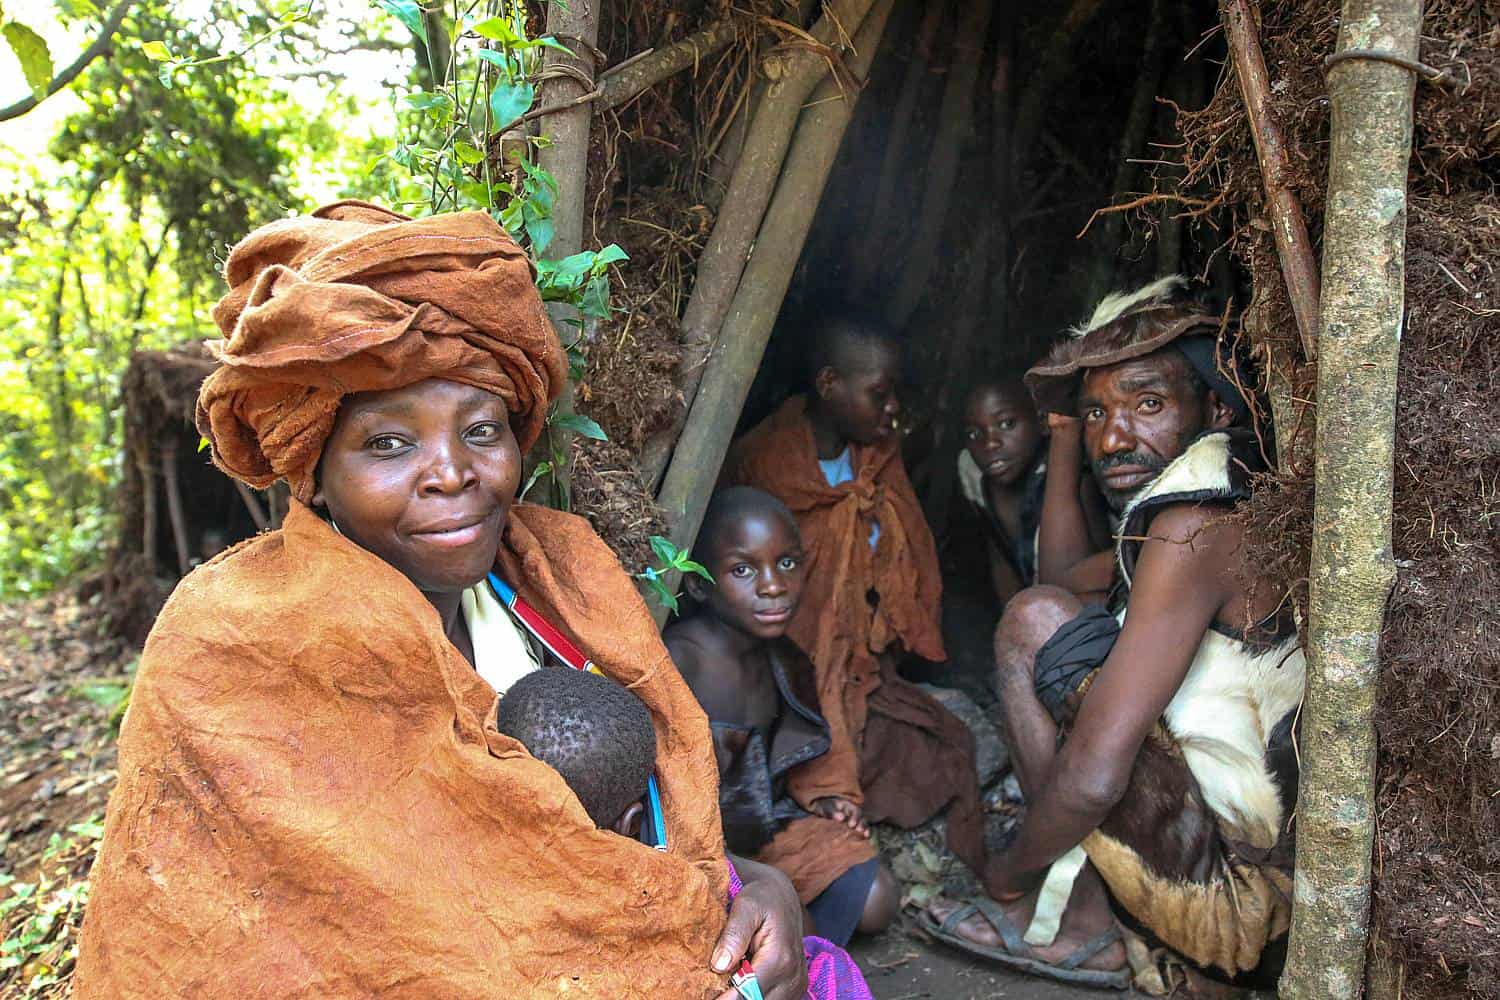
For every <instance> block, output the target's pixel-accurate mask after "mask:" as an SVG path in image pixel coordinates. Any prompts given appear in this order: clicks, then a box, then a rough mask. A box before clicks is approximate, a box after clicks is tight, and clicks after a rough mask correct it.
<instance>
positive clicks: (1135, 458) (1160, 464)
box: [1090, 451, 1167, 476]
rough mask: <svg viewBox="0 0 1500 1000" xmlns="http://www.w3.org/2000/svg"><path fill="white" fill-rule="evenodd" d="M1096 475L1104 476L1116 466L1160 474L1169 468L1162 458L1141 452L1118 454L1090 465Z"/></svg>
mask: <svg viewBox="0 0 1500 1000" xmlns="http://www.w3.org/2000/svg"><path fill="white" fill-rule="evenodd" d="M1090 465H1091V466H1092V467H1093V470H1094V472H1095V474H1096V475H1101V476H1102V475H1103V473H1104V472H1106V471H1107V470H1109V469H1113V468H1115V467H1116V466H1121V465H1128V466H1131V467H1133V468H1138V469H1150V470H1151V471H1152V472H1160V471H1161V470H1163V469H1165V468H1166V467H1167V463H1166V462H1164V461H1163V460H1162V459H1161V458H1160V457H1158V456H1156V455H1152V454H1149V453H1147V452H1141V451H1127V452H1117V453H1115V454H1113V455H1105V456H1104V457H1102V458H1096V459H1094V461H1093V462H1091V463H1090Z"/></svg>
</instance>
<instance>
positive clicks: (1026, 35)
mask: <svg viewBox="0 0 1500 1000" xmlns="http://www.w3.org/2000/svg"><path fill="white" fill-rule="evenodd" d="M1087 6H1088V5H1075V9H1074V11H1073V12H1072V13H1071V14H1070V15H1069V16H1062V15H1061V12H1060V11H1059V10H1058V9H1054V8H1052V7H1051V6H1049V5H1008V4H996V5H993V6H992V5H989V4H954V5H944V4H919V3H905V4H897V6H896V9H895V10H894V11H893V13H892V15H891V21H890V23H889V25H888V27H887V29H886V32H885V36H884V41H883V44H882V47H881V50H880V51H879V52H878V53H877V56H876V59H875V62H874V66H873V68H872V70H871V73H870V77H869V80H868V82H867V84H866V86H865V88H864V89H863V91H862V92H861V94H860V97H859V102H858V105H857V107H856V111H855V114H854V117H853V120H852V122H851V123H850V127H849V130H848V132H847V133H846V134H845V137H844V140H843V143H842V145H841V147H840V150H839V155H838V159H837V161H836V163H835V165H834V168H833V171H832V174H831V176H830V177H829V179H828V183H827V186H826V188H825V189H824V193H823V197H822V200H821V202H820V204H819V206H818V210H817V214H816V217H815V220H814V222H813V227H812V231H811V233H810V235H809V238H808V240H807V243H806V245H805V247H804V248H803V251H802V254H801V258H800V261H799V264H798V267H797V271H796V275H795V277H794V279H793V283H792V286H791V289H790V290H789V292H788V295H787V298H786V302H785V304H784V306H783V308H782V311H781V314H780V316H779V317H778V320H777V325H776V328H775V331H774V333H773V335H772V338H771V341H770V344H769V346H768V349H767V353H766V357H765V360H764V362H763V364H762V366H761V369H760V372H759V374H758V376H757V378H756V381H755V384H754V386H753V388H752V390H751V394H750V397H749V399H748V400H747V402H746V406H745V409H744V411H743V413H742V414H741V419H740V430H742V431H743V430H745V429H748V428H749V427H750V426H753V425H754V423H756V422H757V421H759V420H760V419H761V418H763V417H764V416H766V415H767V414H768V413H769V412H770V411H771V409H772V408H774V407H775V406H776V405H777V404H778V403H779V402H780V400H781V399H783V398H785V396H786V395H787V394H788V393H790V392H794V391H798V389H799V388H800V385H799V382H800V380H801V379H802V378H803V374H802V373H803V366H802V362H801V358H802V351H801V348H802V344H803V340H802V334H803V333H804V332H805V331H806V329H807V328H808V326H809V324H810V322H812V321H813V320H814V319H815V317H817V316H818V315H820V314H826V313H828V312H830V311H845V310H847V311H854V312H857V313H859V314H862V315H869V316H871V317H874V318H878V319H879V320H881V321H882V322H884V323H885V324H887V325H888V326H889V327H891V328H892V329H893V330H895V331H896V332H897V333H898V334H899V335H900V336H901V337H902V339H903V341H904V343H905V347H906V356H907V372H906V386H905V391H904V393H903V417H902V423H903V425H904V429H905V430H906V439H905V440H906V446H905V453H906V460H907V467H908V469H909V470H910V473H911V475H912V479H913V482H914V484H915V486H916V487H917V490H918V493H919V495H920V496H921V497H922V499H923V503H924V506H925V507H926V509H927V512H928V517H929V520H930V521H931V523H932V525H933V528H934V532H935V534H936V535H937V537H938V541H939V547H940V550H941V553H942V556H943V562H944V571H945V575H946V577H947V580H946V586H945V592H946V594H947V595H948V599H947V600H945V608H946V611H947V617H948V618H949V627H948V629H947V631H948V633H949V634H948V640H949V646H950V653H952V654H954V664H957V665H960V669H958V670H955V669H953V666H954V664H950V666H949V667H948V668H946V669H945V676H946V677H947V678H948V679H949V681H950V682H952V681H956V680H960V679H962V681H963V685H962V686H963V687H965V688H966V689H968V690H970V691H971V693H972V694H973V695H974V696H976V697H978V698H980V699H981V700H982V701H988V700H989V698H990V695H989V692H988V685H987V683H986V682H985V679H984V678H985V675H986V674H987V666H988V657H987V652H986V646H987V644H988V636H987V633H988V628H985V627H980V628H974V629H966V628H965V627H964V623H966V622H967V623H971V622H991V621H993V620H994V617H995V615H997V614H998V611H999V609H998V606H992V605H993V600H992V598H991V596H990V595H991V590H990V588H989V586H988V585H987V579H988V577H987V573H988V568H987V565H986V564H985V562H984V559H983V553H982V552H979V551H978V549H977V547H976V546H974V545H972V544H965V541H966V540H969V541H971V540H972V539H973V538H975V537H980V529H979V526H978V525H977V524H970V523H969V520H970V518H971V517H972V514H971V513H970V512H969V510H968V506H967V505H966V504H964V503H963V502H962V498H961V497H959V496H958V493H957V490H956V477H955V475H954V470H955V461H956V458H957V454H958V451H959V449H960V448H961V446H962V442H961V433H962V419H963V417H962V409H963V402H964V398H965V396H966V394H967V392H968V390H969V388H970V386H972V385H974V384H976V383H977V382H978V381H979V380H981V379H983V378H985V377H1003V376H1018V375H1019V374H1021V373H1022V372H1024V371H1025V369H1026V368H1027V367H1029V366H1030V365H1031V364H1032V363H1033V362H1034V361H1036V360H1037V359H1038V358H1039V357H1040V355H1041V354H1042V353H1043V352H1044V351H1045V350H1046V348H1047V346H1048V345H1049V344H1050V343H1051V342H1052V341H1053V340H1054V339H1055V338H1056V337H1057V336H1058V334H1059V333H1060V332H1061V331H1062V330H1064V329H1066V328H1067V327H1068V326H1069V325H1071V324H1073V323H1076V322H1079V321H1080V320H1082V319H1083V318H1085V317H1086V315H1087V314H1088V312H1089V310H1090V309H1091V308H1092V306H1093V304H1094V302H1096V301H1097V300H1098V299H1099V298H1100V297H1101V296H1103V295H1104V294H1106V293H1107V292H1109V291H1111V290H1115V289H1121V288H1131V287H1135V286H1137V285H1139V284H1142V283H1144V282H1146V281H1150V280H1151V279H1153V278H1155V277H1159V276H1162V275H1168V274H1176V273H1182V274H1185V275H1188V276H1190V277H1192V278H1193V279H1194V280H1195V286H1194V291H1195V294H1197V295H1198V296H1199V297H1201V298H1202V299H1204V300H1205V301H1206V302H1207V303H1208V304H1209V305H1210V306H1211V307H1213V308H1215V309H1216V310H1217V309H1219V308H1222V306H1223V305H1224V304H1225V302H1226V301H1228V300H1229V299H1231V298H1235V299H1237V300H1238V301H1240V302H1242V303H1243V302H1244V301H1246V298H1247V293H1248V285H1247V284H1245V283H1244V281H1243V276H1242V275H1240V274H1238V273H1237V269H1236V268H1235V267H1234V266H1233V265H1232V264H1231V261H1230V257H1229V254H1228V253H1227V251H1226V250H1225V249H1224V248H1223V246H1222V244H1223V242H1224V239H1225V236H1224V235H1223V234H1222V233H1221V232H1220V231H1219V230H1218V228H1217V227H1216V226H1215V222H1216V219H1215V217H1214V214H1213V212H1212V211H1211V210H1209V211H1202V210H1201V206H1195V205H1193V204H1192V203H1190V202H1184V201H1180V200H1166V199H1160V198H1154V197H1152V196H1150V195H1149V194H1147V192H1151V191H1152V190H1153V188H1154V187H1161V188H1163V189H1170V188H1168V187H1167V185H1170V184H1172V183H1173V182H1175V181H1177V180H1179V179H1180V178H1181V176H1182V174H1183V173H1184V169H1183V167H1182V158H1181V157H1180V156H1179V155H1177V154H1178V152H1179V150H1180V139H1178V138H1176V135H1177V132H1176V119H1175V110H1174V108H1175V106H1179V105H1180V106H1182V107H1184V108H1193V109H1196V108H1201V107H1202V106H1204V105H1205V104H1206V103H1207V102H1208V98H1209V96H1210V95H1211V93H1212V90H1213V87H1214V85H1215V83H1216V82H1217V79H1218V77H1219V74H1220V71H1221V66H1222V64H1223V62H1224V58H1225V55H1224V47H1223V46H1224V43H1223V36H1222V34H1221V33H1217V32H1216V31H1215V30H1214V29H1215V27H1216V25H1217V19H1216V15H1215V11H1214V10H1213V8H1212V7H1205V6H1203V5H1201V4H1191V3H1179V2H1176V0H1136V2H1133V3H1128V4H1115V5H1105V9H1102V10H1097V11H1084V10H1081V9H1080V8H1082V7H1087ZM1099 6H1100V5H1097V4H1096V5H1094V7H1099ZM986 22H987V23H986ZM969 39H973V40H974V41H969ZM1162 181H1165V182H1167V183H1166V184H1161V183H1159V182H1162ZM1184 193H1186V192H1184ZM1135 201H1141V202H1142V203H1141V204H1140V205H1138V206H1137V207H1135V208H1130V209H1125V210H1122V211H1109V212H1103V213H1100V214H1095V213H1096V211H1097V210H1098V209H1100V208H1101V207H1104V206H1122V205H1127V204H1129V203H1131V202H1135ZM966 631H974V632H975V634H974V635H972V636H968V635H964V634H961V633H963V632H966ZM965 664H966V665H969V666H971V667H972V670H964V669H962V665H965Z"/></svg>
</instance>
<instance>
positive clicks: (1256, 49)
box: [1219, 0, 1319, 361]
mask: <svg viewBox="0 0 1500 1000" xmlns="http://www.w3.org/2000/svg"><path fill="white" fill-rule="evenodd" d="M1219 11H1220V15H1221V16H1222V18H1223V20H1224V36H1225V38H1226V39H1227V40H1228V42H1229V54H1230V57H1231V58H1232V59H1233V61H1234V75H1235V78H1236V79H1238V80H1239V83H1240V95H1241V96H1242V97H1243V98H1244V101H1245V111H1246V112H1247V113H1248V115H1249V116H1250V134H1251V136H1252V137H1253V138H1254V140H1255V156H1256V160H1257V161H1258V162H1259V164H1260V176H1261V180H1262V182H1263V183H1264V184H1265V188H1266V209H1267V212H1268V213H1269V214H1270V216H1271V232H1272V233H1273V234H1274V235H1275V237H1276V253H1277V254H1278V255H1279V256H1280V258H1281V273H1282V276H1283V278H1284V279H1285V280H1286V290H1287V294H1288V295H1289V296H1290V297H1291V300H1292V312H1293V313H1294V314H1296V317H1297V329H1298V332H1300V333H1301V335H1302V347H1303V351H1304V352H1305V353H1306V354H1307V360H1308V361H1312V360H1314V359H1315V358H1316V357H1317V345H1316V342H1315V341H1314V340H1313V336H1314V331H1315V330H1316V328H1317V324H1318V318H1319V312H1318V267H1317V265H1316V264H1315V263H1314V261H1313V250H1312V240H1311V239H1309V238H1308V235H1307V223H1306V222H1305V221H1304V220H1303V218H1302V206H1301V205H1300V204H1299V203H1298V201H1297V195H1296V194H1295V193H1293V191H1292V189H1291V188H1290V187H1289V186H1288V181H1287V171H1288V167H1287V158H1286V156H1287V154H1286V139H1285V138H1284V137H1283V136H1282V134H1281V123H1280V122H1278V121H1277V120H1276V117H1275V116H1274V115H1273V114H1271V108H1270V99H1271V81H1270V76H1269V74H1268V73H1267V72H1266V59H1265V55H1264V53H1262V52H1261V49H1260V34H1259V32H1258V31H1257V30H1256V27H1255V17H1254V14H1253V13H1252V12H1251V10H1250V0H1222V2H1221V4H1220V7H1219Z"/></svg>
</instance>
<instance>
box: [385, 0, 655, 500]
mask: <svg viewBox="0 0 1500 1000" xmlns="http://www.w3.org/2000/svg"><path fill="white" fill-rule="evenodd" d="M378 3H379V6H380V7H382V8H383V9H384V10H386V11H387V12H388V13H389V14H391V16H393V17H395V18H396V19H397V20H399V21H400V22H401V24H403V25H404V26H405V27H406V28H407V29H408V30H409V31H410V32H411V33H412V35H413V36H415V37H417V38H419V39H421V40H423V42H424V43H425V46H426V49H427V52H428V54H429V57H430V58H429V67H428V68H429V74H428V80H427V81H426V86H424V87H422V88H419V89H416V90H414V91H413V92H411V93H409V94H406V95H405V96H404V97H403V98H402V99H401V100H400V101H399V102H398V104H397V107H398V116H399V119H400V121H401V133H400V135H399V136H398V139H397V141H396V143H395V144H394V146H393V147H392V148H391V149H390V150H389V151H388V152H387V153H386V154H385V156H384V157H382V158H380V159H378V160H377V161H375V162H372V164H371V172H372V174H374V173H378V172H379V171H380V170H381V168H382V166H383V165H384V163H386V162H388V163H391V164H395V165H396V166H398V167H400V168H401V169H402V171H404V174H405V176H402V175H401V174H397V173H392V174H389V175H386V176H387V183H388V185H389V189H388V190H389V198H390V200H391V201H393V202H395V203H398V204H400V205H401V206H402V207H403V209H404V210H405V211H407V212H411V213H413V214H423V213H428V212H440V211H445V210H449V209H457V208H470V209H480V210H483V211H487V212H489V213H490V214H491V215H492V216H493V217H494V218H495V219H496V220H497V221H498V222H499V223H500V224H501V225H502V226H504V227H505V228H506V229H507V230H508V231H509V232H510V233H511V234H512V235H513V236H515V237H516V239H517V240H519V241H520V242H521V243H522V245H523V246H525V247H526V248H527V250H528V251H529V252H530V254H531V256H532V261H533V263H534V265H535V266H536V271H537V289H538V291H539V292H540V293H541V296H542V300H543V301H544V302H559V303H565V304H567V305H570V306H572V307H573V308H575V309H576V310H577V311H578V313H579V314H580V315H581V316H582V317H583V321H587V320H590V319H603V318H604V317H607V316H608V315H609V308H610V307H609V268H610V266H611V265H614V264H617V263H620V262H621V261H624V260H627V259H628V257H627V255H626V253H625V251H623V250H621V249H620V248H619V247H618V246H615V245H614V244H611V245H609V246H607V247H605V248H604V249H602V250H597V251H593V250H586V251H583V252H581V253H575V254H572V255H571V256H568V257H564V258H563V259H561V260H552V259H547V258H545V257H544V256H543V254H545V253H546V252H547V250H548V249H549V248H550V247H551V245H552V239H553V235H554V227H553V222H552V213H553V209H554V207H555V206H556V203H557V197H558V190H557V181H556V180H554V179H553V177H552V176H551V175H550V174H549V173H547V171H545V170H543V169H542V168H541V167H540V166H539V165H538V164H537V162H536V152H537V150H538V149H539V148H540V147H541V145H542V144H543V143H544V141H545V140H541V139H537V138H533V137H529V136H526V135H525V134H524V133H522V132H520V131H519V130H517V131H512V127H513V126H515V125H516V124H518V123H519V122H520V121H522V120H523V119H524V118H525V117H526V116H527V114H528V113H530V109H531V106H532V104H533V103H535V101H536V81H537V77H538V75H539V72H540V70H541V66H542V52H543V50H544V49H546V48H561V49H564V50H566V49H565V47H564V46H563V45H561V43H559V42H558V41H557V40H556V39H552V38H531V37H529V36H528V34H527V30H526V8H525V5H524V4H523V3H519V2H515V0H503V2H492V3H490V4H489V5H488V7H487V9H486V11H485V14H486V15H488V16H485V17H483V18H476V17H471V16H470V15H468V14H465V15H464V16H462V17H457V18H449V17H447V16H446V15H443V14H440V13H438V12H437V11H436V10H434V9H432V8H429V9H428V11H427V13H426V15H425V16H424V15H423V13H422V12H421V10H420V9H419V8H418V7H417V5H416V4H408V3H405V2H403V0H378ZM472 9H473V8H472V7H471V11H472ZM438 27H441V28H442V30H443V32H444V35H445V38H444V39H443V41H445V42H446V45H442V44H437V43H438V41H439V40H438V39H434V38H430V37H429V35H430V34H431V33H433V32H434V31H436V30H437V29H438ZM439 51H446V52H447V53H448V56H447V57H446V62H444V63H442V64H439V61H438V60H437V59H436V58H431V56H432V53H434V52H439ZM424 181H425V190H424V187H423V185H422V182H424ZM572 194H573V195H574V196H575V197H577V196H580V195H581V194H582V192H573V193H572ZM578 325H579V327H580V329H579V330H577V331H576V332H575V335H574V336H572V337H571V338H569V337H567V336H564V340H565V341H567V343H565V347H566V348H567V351H568V358H569V373H570V376H571V377H572V378H574V379H577V378H579V377H580V376H581V375H582V373H583V365H584V358H583V351H582V329H581V326H582V323H581V322H580V323H579V324H578ZM548 425H549V429H550V430H551V431H571V432H573V433H576V434H580V435H582V436H584V437H588V438H593V439H595V440H600V441H603V440H606V437H605V434H604V431H603V430H602V429H601V428H600V427H599V425H598V424H597V423H595V422H594V421H592V420H590V419H589V418H588V417H585V416H582V415H580V414H575V413H568V412H563V411H559V410H557V409H556V408H554V410H553V412H552V414H551V415H550V416H549V420H548ZM547 441H548V448H549V454H548V457H547V458H546V459H545V460H543V461H542V462H540V463H538V464H537V466H536V467H535V469H533V471H532V473H531V475H530V477H528V479H527V482H526V484H525V487H524V488H523V489H522V491H521V495H522V496H525V495H526V494H527V493H528V492H529V491H530V490H531V488H532V487H533V486H535V485H536V483H537V482H538V481H539V480H540V478H541V477H544V476H550V477H552V478H553V480H554V483H553V486H554V489H553V491H552V499H553V501H554V502H555V503H556V504H557V505H558V506H560V507H562V508H563V509H565V510H566V509H568V508H569V507H570V506H571V498H570V496H569V493H568V490H567V489H566V487H565V485H564V483H563V482H562V480H561V479H560V477H558V476H557V471H558V470H560V469H563V468H565V467H566V465H567V455H566V454H564V452H563V447H564V446H563V444H562V441H563V438H562V436H561V435H559V434H556V433H549V434H548V435H547Z"/></svg>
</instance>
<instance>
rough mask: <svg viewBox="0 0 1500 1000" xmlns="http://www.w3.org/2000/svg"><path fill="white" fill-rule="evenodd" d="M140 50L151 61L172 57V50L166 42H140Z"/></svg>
mask: <svg viewBox="0 0 1500 1000" xmlns="http://www.w3.org/2000/svg"><path fill="white" fill-rule="evenodd" d="M141 52H142V53H144V54H145V56H146V58H147V59H150V60H151V61H152V62H162V61H164V60H167V59H170V58H172V50H171V49H169V48H167V43H166V42H158V41H150V42H143V43H142V44H141Z"/></svg>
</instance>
